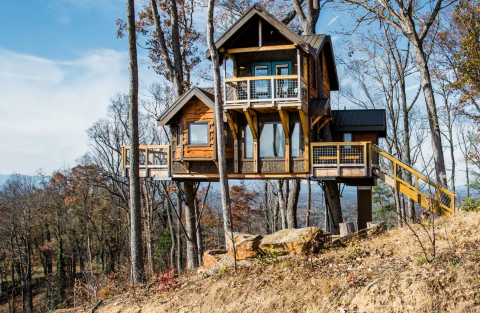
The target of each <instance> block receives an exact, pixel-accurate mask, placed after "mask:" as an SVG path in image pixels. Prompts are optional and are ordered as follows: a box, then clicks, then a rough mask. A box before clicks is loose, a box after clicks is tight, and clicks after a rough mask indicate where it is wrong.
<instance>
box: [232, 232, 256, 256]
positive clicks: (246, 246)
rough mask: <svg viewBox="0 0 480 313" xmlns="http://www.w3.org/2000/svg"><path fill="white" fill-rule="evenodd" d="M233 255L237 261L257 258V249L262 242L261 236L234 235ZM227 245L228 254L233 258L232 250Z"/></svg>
mask: <svg viewBox="0 0 480 313" xmlns="http://www.w3.org/2000/svg"><path fill="white" fill-rule="evenodd" d="M233 237H234V239H235V240H234V242H235V253H236V258H237V260H244V259H250V258H256V257H257V256H258V247H259V245H260V242H261V241H262V236H261V235H250V234H242V233H234V234H233ZM231 246H232V245H231V243H230V244H229V249H228V254H229V255H230V256H232V257H233V249H232V248H231Z"/></svg>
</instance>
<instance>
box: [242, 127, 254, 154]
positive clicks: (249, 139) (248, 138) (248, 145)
mask: <svg viewBox="0 0 480 313" xmlns="http://www.w3.org/2000/svg"><path fill="white" fill-rule="evenodd" d="M244 147H245V159H253V136H252V131H251V130H250V126H248V125H247V126H246V127H245V144H244Z"/></svg>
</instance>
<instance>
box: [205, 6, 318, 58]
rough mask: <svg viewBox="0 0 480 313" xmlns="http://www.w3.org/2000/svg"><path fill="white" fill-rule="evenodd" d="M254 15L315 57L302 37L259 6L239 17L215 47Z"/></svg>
mask: <svg viewBox="0 0 480 313" xmlns="http://www.w3.org/2000/svg"><path fill="white" fill-rule="evenodd" d="M255 14H258V15H259V16H260V17H261V18H263V19H264V20H265V21H267V22H268V23H270V24H271V25H272V26H273V27H275V28H276V29H277V30H278V31H279V32H280V33H281V34H282V35H283V36H285V37H286V38H287V39H289V40H290V41H292V42H293V43H296V44H297V45H298V46H299V47H301V48H302V50H304V51H305V52H307V53H310V54H311V55H312V56H315V55H316V51H315V49H313V47H312V46H310V45H309V44H308V43H307V42H306V41H305V40H304V39H303V38H302V37H300V36H298V35H297V34H295V32H293V31H292V30H291V29H290V28H288V26H287V25H285V24H283V23H282V22H280V21H279V20H278V19H277V18H275V17H274V16H273V15H271V14H270V13H268V12H266V11H265V9H264V8H263V7H261V6H260V5H257V4H256V5H254V6H252V8H250V10H249V11H248V12H247V13H245V15H244V16H243V17H241V18H240V19H239V20H238V21H237V22H236V23H235V24H234V25H233V26H232V27H231V28H230V29H229V30H228V31H227V32H226V33H225V34H224V35H223V36H222V37H220V39H219V40H217V42H216V43H215V47H216V48H217V49H220V48H221V47H222V46H223V44H225V42H226V41H227V40H228V39H230V38H231V37H232V36H233V35H234V34H235V33H236V32H237V31H238V30H239V29H240V28H241V27H242V26H243V25H245V23H246V22H248V21H249V20H250V19H251V18H252V17H253V16H254V15H255ZM206 57H207V59H210V58H211V55H210V50H207V52H206Z"/></svg>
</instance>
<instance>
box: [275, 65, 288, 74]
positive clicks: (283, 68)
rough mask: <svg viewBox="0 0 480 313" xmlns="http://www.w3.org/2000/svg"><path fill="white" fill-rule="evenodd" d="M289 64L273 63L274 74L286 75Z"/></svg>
mask: <svg viewBox="0 0 480 313" xmlns="http://www.w3.org/2000/svg"><path fill="white" fill-rule="evenodd" d="M288 74H289V66H288V64H275V75H288Z"/></svg>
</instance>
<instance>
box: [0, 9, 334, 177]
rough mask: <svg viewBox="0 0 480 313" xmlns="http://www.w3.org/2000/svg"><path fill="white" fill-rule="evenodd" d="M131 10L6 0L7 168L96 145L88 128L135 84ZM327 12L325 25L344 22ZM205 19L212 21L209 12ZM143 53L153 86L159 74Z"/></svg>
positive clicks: (25, 167)
mask: <svg viewBox="0 0 480 313" xmlns="http://www.w3.org/2000/svg"><path fill="white" fill-rule="evenodd" d="M147 2H148V1H147V0H142V1H136V6H137V9H138V8H140V7H141V6H142V5H143V4H145V3H147ZM322 14H324V13H322ZM124 16H125V1H124V0H2V1H1V2H0V138H2V145H1V146H0V160H2V162H0V173H1V174H12V173H22V174H34V173H35V172H36V171H37V170H38V169H42V170H43V171H44V172H46V173H50V172H52V171H54V170H55V169H58V168H61V167H63V166H72V165H74V164H75V160H76V159H77V158H78V157H80V156H82V155H83V154H84V153H85V152H86V151H87V150H88V146H87V136H86V133H85V130H86V129H87V128H88V127H89V126H91V125H92V124H93V122H95V121H96V120H98V119H100V118H102V117H105V115H106V108H107V106H108V104H109V98H110V97H111V96H112V95H114V94H116V93H124V92H126V91H127V90H128V89H127V88H128V62H127V54H126V41H125V39H117V38H116V36H115V35H116V30H117V26H116V24H115V21H116V20H117V19H118V18H124ZM324 16H325V18H324V19H321V21H320V23H319V25H318V29H319V30H322V31H325V30H327V29H329V28H333V27H334V26H335V24H337V23H335V22H336V19H335V17H336V15H335V14H330V13H328V12H325V15H324ZM197 20H198V23H199V24H200V25H199V26H200V27H204V24H203V23H204V21H205V19H204V18H203V15H202V14H201V13H200V14H199V16H198V18H197ZM332 20H334V21H332ZM329 23H330V25H329V26H327V24H329ZM202 24H203V25H202ZM139 54H140V64H141V66H140V79H141V85H143V86H146V85H149V84H150V83H151V82H153V81H155V80H158V76H156V75H155V74H154V73H153V71H152V70H150V69H149V68H148V60H147V59H146V53H145V51H142V50H141V49H140V50H139Z"/></svg>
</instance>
